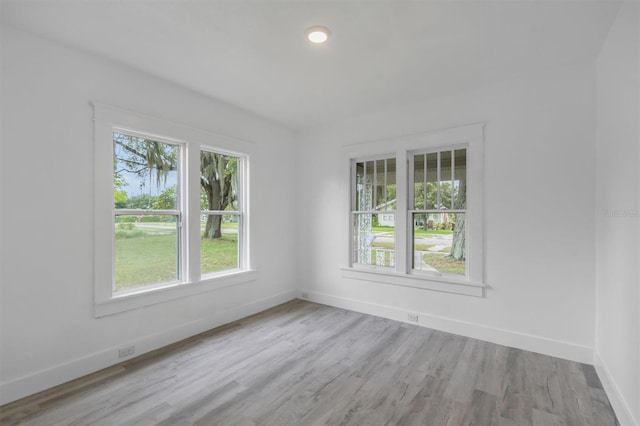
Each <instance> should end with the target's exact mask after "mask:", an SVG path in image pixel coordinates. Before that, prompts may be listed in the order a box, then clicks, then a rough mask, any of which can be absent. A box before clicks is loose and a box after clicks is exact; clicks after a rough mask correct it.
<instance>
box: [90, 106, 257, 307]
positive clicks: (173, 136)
mask: <svg viewBox="0 0 640 426" xmlns="http://www.w3.org/2000/svg"><path fill="white" fill-rule="evenodd" d="M93 106H94V241H95V246H94V265H95V267H94V314H95V316H96V317H103V316H106V315H112V314H116V313H119V312H123V311H128V310H132V309H138V308H142V307H145V306H150V305H154V304H157V303H163V302H167V301H170V300H174V299H177V298H181V297H186V296H191V295H196V294H200V293H203V292H206V291H212V290H216V289H219V288H223V287H228V286H231V285H237V284H241V283H245V282H249V281H254V280H255V279H256V278H257V272H256V271H255V270H253V269H251V267H250V265H251V263H250V256H249V253H250V244H249V242H250V238H249V217H250V215H249V190H248V187H249V154H248V153H250V152H251V151H252V150H253V144H252V143H250V142H246V141H242V140H238V139H235V138H230V137H227V136H222V135H217V134H213V133H210V132H206V131H203V130H200V129H196V128H193V127H189V126H184V125H181V124H177V123H174V122H171V121H168V120H162V119H158V118H154V117H150V116H147V115H144V114H139V113H134V112H131V111H127V110H124V109H120V108H117V107H114V106H110V105H106V104H102V103H96V102H94V103H93ZM114 131H121V132H123V133H125V134H129V135H132V136H142V137H146V138H149V139H153V140H156V141H158V142H164V143H171V144H174V145H176V144H178V145H180V146H181V157H182V158H181V161H183V163H182V166H183V172H182V175H183V176H182V177H179V181H178V185H179V187H180V189H179V190H180V191H183V193H184V196H183V197H180V198H181V200H182V201H181V202H182V204H181V206H179V207H180V208H179V209H177V210H180V215H181V222H182V229H181V231H182V232H180V237H179V238H180V244H181V246H182V248H183V252H182V256H181V260H180V262H181V264H180V266H179V267H181V277H180V279H179V280H177V281H173V282H169V283H158V284H154V285H148V286H143V287H140V288H134V289H128V290H126V291H119V292H117V293H115V292H114V287H113V286H114V259H115V256H114V219H115V208H114V205H113V132H114ZM202 148H204V149H206V150H208V151H214V152H220V153H227V154H228V155H233V156H235V157H239V158H241V159H242V161H241V163H242V170H239V173H238V174H239V175H242V181H241V182H239V184H240V185H242V190H241V193H242V201H241V204H240V205H241V206H242V207H243V209H242V215H243V220H242V227H243V228H242V230H241V231H240V230H239V232H241V233H242V242H241V243H239V249H240V250H242V252H240V253H239V256H240V259H242V261H241V264H240V265H239V266H240V268H239V269H233V270H229V271H221V272H219V273H215V274H206V275H205V276H201V274H200V150H201V149H202ZM239 167H240V164H239ZM120 211H123V210H120ZM156 212H157V211H153V213H156ZM136 213H138V211H136ZM171 214H174V212H173V210H172V211H171Z"/></svg>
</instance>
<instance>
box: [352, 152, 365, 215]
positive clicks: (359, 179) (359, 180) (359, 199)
mask: <svg viewBox="0 0 640 426" xmlns="http://www.w3.org/2000/svg"><path fill="white" fill-rule="evenodd" d="M364 189H365V187H364V163H363V162H359V163H356V191H355V192H356V199H355V202H356V204H355V206H354V210H363V209H362V206H363V203H364V196H365V191H364Z"/></svg>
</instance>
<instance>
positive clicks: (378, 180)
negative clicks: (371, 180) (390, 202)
mask: <svg viewBox="0 0 640 426" xmlns="http://www.w3.org/2000/svg"><path fill="white" fill-rule="evenodd" d="M385 163H386V161H385V160H376V161H375V170H376V173H375V200H374V202H373V204H374V210H387V200H386V196H387V194H386V191H385V177H386V171H385V166H386V164H385Z"/></svg>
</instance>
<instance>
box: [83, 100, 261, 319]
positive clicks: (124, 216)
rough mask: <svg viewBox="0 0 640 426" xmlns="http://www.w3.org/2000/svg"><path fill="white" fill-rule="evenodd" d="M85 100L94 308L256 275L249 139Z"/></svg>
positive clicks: (131, 304)
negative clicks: (90, 114) (89, 123)
mask: <svg viewBox="0 0 640 426" xmlns="http://www.w3.org/2000/svg"><path fill="white" fill-rule="evenodd" d="M94 107H95V207H94V215H95V280H94V281H95V308H96V316H104V315H109V314H113V313H117V312H121V311H125V310H130V309H135V308H138V307H141V306H147V305H150V304H155V303H160V302H164V301H167V300H171V299H174V298H177V297H183V296H186V295H192V294H198V293H201V292H203V291H210V290H213V289H216V288H220V287H225V286H228V285H234V284H237V283H241V282H247V281H251V280H253V279H255V276H256V274H255V272H254V271H251V270H250V268H249V256H248V248H249V244H248V242H249V239H248V235H247V229H248V223H247V222H248V214H247V206H248V202H247V201H248V200H247V193H248V192H247V184H248V179H247V167H248V156H247V155H246V154H242V153H240V152H241V151H243V150H244V151H245V152H246V151H248V150H250V149H251V145H250V144H248V143H246V142H243V141H239V140H236V139H231V138H226V137H224V136H220V135H215V134H210V133H207V132H203V131H200V130H197V129H194V128H192V127H187V126H181V125H179V124H175V123H169V122H166V121H162V120H158V119H154V118H150V117H146V116H140V115H136V114H133V113H131V112H128V111H123V110H119V109H117V108H114V107H109V106H105V105H94ZM233 148H236V149H238V150H237V151H236V149H233ZM196 284H197V285H196Z"/></svg>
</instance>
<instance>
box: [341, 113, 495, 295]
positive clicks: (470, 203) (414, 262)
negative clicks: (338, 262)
mask: <svg viewBox="0 0 640 426" xmlns="http://www.w3.org/2000/svg"><path fill="white" fill-rule="evenodd" d="M483 127H484V125H483V124H476V125H469V126H463V127H459V128H453V129H446V130H442V131H438V132H434V133H425V134H419V135H411V136H407V137H401V138H397V139H394V140H381V141H376V142H372V143H366V144H354V145H352V146H347V147H345V148H344V154H345V156H348V159H349V164H350V173H351V178H350V184H351V190H350V194H351V197H350V199H351V208H350V219H349V226H350V229H351V231H350V243H349V257H348V259H349V260H348V262H349V263H348V266H347V267H345V268H343V275H344V276H345V277H347V278H353V279H363V280H367V281H377V282H383V283H387V284H397V285H403V286H409V287H416V288H423V289H430V290H438V291H445V292H452V293H459V294H467V295H473V296H482V295H483V287H484V284H483V263H484V259H483V250H482V246H483V244H484V243H483V204H482V200H483V173H482V163H483ZM390 146H391V147H393V149H395V152H393V153H388V154H375V153H376V152H385V151H386V152H389V151H388V150H389V147H390ZM382 160H384V161H387V162H389V161H390V160H394V164H395V167H394V173H392V175H393V177H390V175H389V173H385V174H384V177H385V178H386V179H387V182H389V181H390V180H393V182H394V191H395V199H394V200H393V209H388V210H380V209H379V207H380V203H377V204H375V203H374V202H371V203H369V204H367V203H365V205H364V207H363V204H362V203H361V201H360V200H361V199H362V195H361V192H360V191H362V184H367V183H368V184H369V185H370V187H374V186H375V185H376V183H378V182H379V181H380V179H379V178H378V176H377V175H376V176H373V174H367V172H366V169H368V168H369V167H368V166H367V164H370V165H371V169H375V170H380V169H381V167H380V166H379V165H378V162H380V161H382ZM387 172H388V170H387ZM359 185H360V186H359ZM379 193H380V192H379V191H373V190H370V191H369V193H368V194H367V193H365V194H364V196H367V195H369V194H370V195H371V196H372V195H373V194H379ZM388 202H389V199H386V200H385V205H386V206H388V205H389V204H388ZM369 208H371V209H370V210H369ZM376 214H378V218H377V221H378V222H380V221H383V220H385V219H382V218H381V216H382V215H388V214H389V215H390V214H392V215H393V216H389V217H393V221H394V223H393V225H394V226H393V228H392V230H393V237H390V236H389V235H388V234H387V236H386V238H383V240H382V241H380V236H381V235H383V234H382V233H381V231H382V230H383V229H381V227H376V226H373V225H369V224H368V223H367V221H364V224H362V223H360V222H359V221H358V217H359V216H365V217H366V218H367V219H369V218H371V221H372V222H373V221H374V218H375V216H374V215H376ZM367 215H368V216H367ZM361 222H362V221H361ZM386 222H387V224H389V223H390V222H388V221H386ZM390 241H393V242H394V244H393V247H394V250H393V253H394V256H393V257H394V262H393V264H391V263H389V262H387V263H383V262H382V261H380V260H381V259H382V257H380V259H379V258H378V255H376V254H372V255H371V257H369V255H368V254H365V255H364V256H362V255H360V257H358V256H359V253H361V252H362V251H363V248H365V249H368V250H371V251H372V252H375V250H376V248H377V247H380V246H387V247H386V248H390V244H389V242H390ZM376 242H378V244H376ZM381 243H382V244H381ZM362 259H371V261H370V263H366V261H362Z"/></svg>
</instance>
